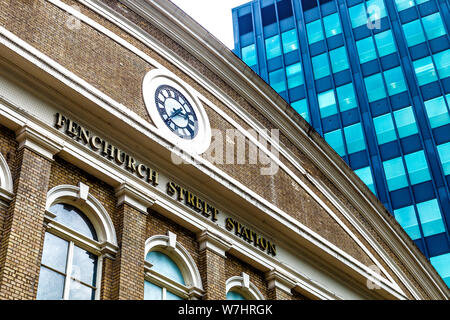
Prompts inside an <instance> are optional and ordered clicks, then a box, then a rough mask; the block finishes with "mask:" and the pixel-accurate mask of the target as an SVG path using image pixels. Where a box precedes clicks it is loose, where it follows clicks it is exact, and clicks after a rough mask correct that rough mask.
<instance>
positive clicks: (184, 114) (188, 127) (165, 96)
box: [155, 85, 198, 140]
mask: <svg viewBox="0 0 450 320" xmlns="http://www.w3.org/2000/svg"><path fill="white" fill-rule="evenodd" d="M155 103H156V107H157V109H158V112H159V115H160V116H161V119H162V120H163V121H164V124H165V125H166V126H167V127H168V128H169V129H170V130H171V131H172V132H173V133H175V134H176V135H177V136H179V137H180V138H182V139H187V140H192V139H194V138H195V136H196V135H197V133H198V119H197V115H196V114H195V112H194V109H193V108H192V106H191V104H190V103H189V101H188V100H187V99H186V98H185V97H184V96H183V94H182V93H181V92H180V91H178V90H177V89H175V88H173V87H171V86H169V85H161V86H159V87H158V88H157V89H156V91H155Z"/></svg>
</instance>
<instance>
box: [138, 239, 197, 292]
mask: <svg viewBox="0 0 450 320" xmlns="http://www.w3.org/2000/svg"><path fill="white" fill-rule="evenodd" d="M157 249H160V250H158V251H161V252H163V253H165V254H167V255H168V256H169V257H170V258H171V259H172V260H173V261H174V262H175V263H176V264H177V266H178V267H179V268H180V271H181V273H182V275H183V278H184V281H185V284H186V287H187V288H188V290H191V289H192V290H191V291H192V292H193V293H195V294H196V295H197V293H201V294H203V286H202V279H201V276H200V272H199V270H198V268H197V265H196V264H195V261H194V259H193V258H192V257H191V255H190V254H189V252H188V251H187V250H186V249H185V248H184V247H183V246H182V245H181V244H180V243H179V242H177V241H176V235H175V234H174V233H172V232H170V231H169V232H168V235H167V236H165V235H156V236H152V237H150V238H149V239H147V241H146V242H145V255H144V259H145V257H146V256H147V254H148V253H149V252H150V251H153V250H157ZM146 268H151V264H149V263H148V262H146Z"/></svg>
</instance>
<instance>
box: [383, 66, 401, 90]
mask: <svg viewBox="0 0 450 320" xmlns="http://www.w3.org/2000/svg"><path fill="white" fill-rule="evenodd" d="M383 74H384V80H385V81H386V87H387V89H388V93H389V95H390V96H393V95H395V94H397V93H400V92H403V91H406V84H405V78H404V77H403V72H402V68H401V67H397V68H393V69H389V70H386V71H385V72H384V73H383Z"/></svg>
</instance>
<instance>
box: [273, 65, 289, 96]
mask: <svg viewBox="0 0 450 320" xmlns="http://www.w3.org/2000/svg"><path fill="white" fill-rule="evenodd" d="M269 83H270V86H271V87H272V88H273V89H274V90H275V91H276V92H282V91H285V90H286V79H285V77H284V70H283V69H278V70H276V71H273V72H270V73H269Z"/></svg>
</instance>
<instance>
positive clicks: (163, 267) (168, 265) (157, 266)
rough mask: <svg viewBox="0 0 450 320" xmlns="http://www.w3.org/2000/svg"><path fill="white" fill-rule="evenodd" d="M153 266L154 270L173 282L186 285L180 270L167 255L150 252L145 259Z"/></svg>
mask: <svg viewBox="0 0 450 320" xmlns="http://www.w3.org/2000/svg"><path fill="white" fill-rule="evenodd" d="M145 260H146V261H148V262H150V263H151V264H152V265H153V266H152V269H153V270H154V271H156V272H158V273H160V274H162V275H163V276H166V277H167V278H169V279H172V280H173V281H176V282H178V283H181V284H183V285H184V278H183V275H182V273H181V270H180V268H178V266H177V265H176V263H175V262H174V261H173V260H172V259H170V258H169V257H168V256H167V255H165V254H164V253H162V252H159V251H150V252H149V253H148V254H147V257H146V258H145Z"/></svg>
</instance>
